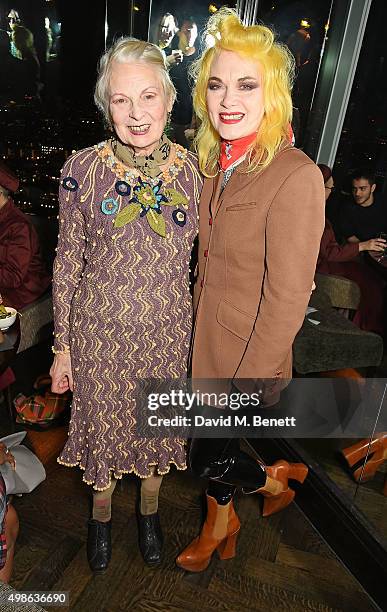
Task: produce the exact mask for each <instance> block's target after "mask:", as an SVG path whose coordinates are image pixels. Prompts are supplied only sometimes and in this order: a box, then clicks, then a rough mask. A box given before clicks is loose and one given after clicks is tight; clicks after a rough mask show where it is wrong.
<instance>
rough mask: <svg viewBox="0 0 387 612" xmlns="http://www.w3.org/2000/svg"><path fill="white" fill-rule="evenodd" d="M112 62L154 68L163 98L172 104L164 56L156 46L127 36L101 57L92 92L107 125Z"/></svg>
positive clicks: (172, 85)
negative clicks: (159, 81) (132, 63)
mask: <svg viewBox="0 0 387 612" xmlns="http://www.w3.org/2000/svg"><path fill="white" fill-rule="evenodd" d="M113 62H120V63H131V62H144V64H149V65H151V66H153V67H154V68H156V69H157V70H158V72H159V74H160V78H161V83H162V86H163V89H164V93H165V97H166V99H167V100H168V101H169V100H171V102H172V103H173V102H174V101H175V99H176V89H175V86H174V84H173V83H172V80H171V77H170V76H169V73H168V67H167V63H166V58H165V54H164V53H163V52H162V51H161V49H159V48H158V47H157V46H156V45H154V44H153V43H149V42H144V41H143V40H138V39H137V38H131V37H129V36H126V37H122V38H119V39H118V40H117V41H116V42H115V43H113V45H112V46H111V47H110V49H108V50H107V51H106V53H104V55H103V56H102V57H101V59H100V61H99V65H98V77H97V82H96V85H95V91H94V102H95V103H96V105H97V107H98V108H99V110H100V111H101V113H102V115H103V117H104V120H105V122H106V123H107V125H109V126H111V124H112V121H111V115H110V105H109V97H110V92H109V89H110V77H111V72H112V64H113Z"/></svg>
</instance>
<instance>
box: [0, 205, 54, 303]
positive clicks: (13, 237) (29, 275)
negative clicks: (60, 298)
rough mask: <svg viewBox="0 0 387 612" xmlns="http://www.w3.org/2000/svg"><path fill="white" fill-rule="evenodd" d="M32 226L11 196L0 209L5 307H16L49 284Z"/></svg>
mask: <svg viewBox="0 0 387 612" xmlns="http://www.w3.org/2000/svg"><path fill="white" fill-rule="evenodd" d="M50 283H51V278H50V276H49V274H48V273H47V271H46V269H45V267H44V264H43V261H42V259H41V257H40V252H39V241H38V236H37V234H36V232H35V229H34V228H33V227H32V225H31V223H30V222H29V221H28V218H27V217H26V215H25V214H24V213H23V212H22V211H21V210H19V209H18V208H17V207H16V206H15V204H14V203H13V201H12V199H11V198H10V199H9V200H8V202H7V203H6V204H5V205H4V206H3V207H2V208H1V209H0V294H1V295H2V298H3V302H4V304H6V305H7V306H12V307H13V308H16V310H20V309H21V308H24V306H27V305H28V304H31V303H32V302H34V301H35V300H36V299H38V298H39V297H40V296H41V295H42V294H43V293H44V292H45V291H46V289H47V288H48V287H49V286H50Z"/></svg>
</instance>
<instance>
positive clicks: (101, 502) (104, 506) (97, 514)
mask: <svg viewBox="0 0 387 612" xmlns="http://www.w3.org/2000/svg"><path fill="white" fill-rule="evenodd" d="M116 484H117V480H116V479H115V478H112V481H111V484H110V487H109V488H108V489H106V490H105V491H94V492H93V519H94V520H96V521H100V522H101V523H107V522H108V521H110V519H111V516H112V495H113V491H114V489H115V488H116Z"/></svg>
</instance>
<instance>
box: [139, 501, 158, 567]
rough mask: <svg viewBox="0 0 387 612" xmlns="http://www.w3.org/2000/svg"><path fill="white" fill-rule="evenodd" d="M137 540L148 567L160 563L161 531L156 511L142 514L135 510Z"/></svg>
mask: <svg viewBox="0 0 387 612" xmlns="http://www.w3.org/2000/svg"><path fill="white" fill-rule="evenodd" d="M137 519H138V540H139V546H140V551H141V554H142V558H143V559H144V561H145V563H146V564H147V565H149V566H150V567H153V566H155V565H159V563H161V554H162V550H163V533H162V531H161V525H160V519H159V515H158V512H155V513H154V514H148V515H145V516H144V515H143V514H141V512H140V511H138V512H137Z"/></svg>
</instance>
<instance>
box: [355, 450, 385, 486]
mask: <svg viewBox="0 0 387 612" xmlns="http://www.w3.org/2000/svg"><path fill="white" fill-rule="evenodd" d="M384 461H385V459H384V453H383V451H379V452H378V453H374V454H373V455H372V456H371V457H369V458H368V460H367V461H366V462H365V463H362V464H361V465H359V466H358V467H357V468H356V469H355V470H354V471H353V478H354V479H355V480H356V482H368V481H369V480H371V479H372V478H373V477H374V476H375V474H376V472H377V471H378V469H379V468H380V466H381V465H382V464H383V463H384ZM363 466H364V467H363Z"/></svg>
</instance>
